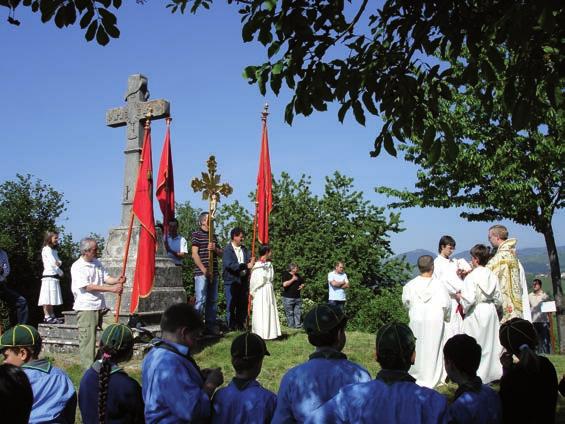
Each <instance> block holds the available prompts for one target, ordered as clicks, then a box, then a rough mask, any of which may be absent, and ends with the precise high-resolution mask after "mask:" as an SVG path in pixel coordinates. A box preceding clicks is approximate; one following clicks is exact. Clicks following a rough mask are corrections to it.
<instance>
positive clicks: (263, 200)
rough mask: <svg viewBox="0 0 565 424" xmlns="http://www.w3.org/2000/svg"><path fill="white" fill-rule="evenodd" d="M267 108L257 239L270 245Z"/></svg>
mask: <svg viewBox="0 0 565 424" xmlns="http://www.w3.org/2000/svg"><path fill="white" fill-rule="evenodd" d="M268 114H269V113H268V112H267V106H265V110H264V111H263V116H262V118H261V119H262V121H263V131H262V135H261V155H260V156H259V173H258V174H257V238H258V239H259V243H261V244H267V243H269V214H270V213H271V210H272V209H273V193H272V184H273V179H272V175H271V159H270V157H269V137H268V134H267V115H268Z"/></svg>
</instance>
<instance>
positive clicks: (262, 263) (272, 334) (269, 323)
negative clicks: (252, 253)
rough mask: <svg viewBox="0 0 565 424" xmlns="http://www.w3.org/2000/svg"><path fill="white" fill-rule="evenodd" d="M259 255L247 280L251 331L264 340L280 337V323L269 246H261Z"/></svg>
mask: <svg viewBox="0 0 565 424" xmlns="http://www.w3.org/2000/svg"><path fill="white" fill-rule="evenodd" d="M259 255H260V258H259V260H258V261H257V262H255V265H253V269H252V270H251V279H250V281H249V292H250V294H251V296H252V297H253V304H252V305H253V315H252V319H251V331H252V332H253V333H255V334H258V335H259V336H261V337H262V338H263V339H265V340H273V339H276V338H277V337H280V335H281V324H280V321H279V313H278V311H277V300H276V297H275V289H274V287H273V279H274V277H275V271H274V269H273V264H272V262H271V261H270V258H271V248H270V247H269V246H268V245H264V246H261V248H260V249H259Z"/></svg>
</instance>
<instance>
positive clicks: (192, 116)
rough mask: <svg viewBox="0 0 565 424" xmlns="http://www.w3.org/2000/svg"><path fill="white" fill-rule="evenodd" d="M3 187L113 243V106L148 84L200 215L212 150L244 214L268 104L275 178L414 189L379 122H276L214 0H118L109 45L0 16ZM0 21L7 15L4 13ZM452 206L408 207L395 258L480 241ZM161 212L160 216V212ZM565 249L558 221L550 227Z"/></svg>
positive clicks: (478, 226)
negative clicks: (49, 201)
mask: <svg viewBox="0 0 565 424" xmlns="http://www.w3.org/2000/svg"><path fill="white" fill-rule="evenodd" d="M0 13H2V16H0V21H1V22H2V23H1V24H0V40H1V43H0V54H1V58H2V59H1V62H0V88H1V92H2V94H3V96H2V107H1V108H0V123H1V127H2V130H1V131H2V135H0V147H1V150H0V151H1V152H2V166H1V167H0V182H3V181H5V180H7V179H13V178H14V177H15V175H16V173H20V174H27V173H30V174H32V175H34V176H36V177H38V178H41V179H42V180H43V181H44V182H47V183H49V184H51V185H52V186H53V187H55V188H56V189H57V190H59V191H62V192H63V193H64V195H65V199H66V200H68V202H69V205H68V211H67V213H66V215H65V220H64V221H63V222H62V224H63V225H64V226H65V227H66V229H67V230H68V231H70V232H72V234H73V236H74V237H75V238H80V237H82V236H83V235H85V234H87V233H89V232H97V233H100V234H102V235H107V233H108V229H109V228H110V227H114V226H117V225H118V224H119V221H120V198H121V190H122V180H123V163H124V156H123V153H122V151H123V148H124V145H125V129H124V128H118V129H115V128H109V127H106V126H105V122H104V119H105V112H106V110H107V109H109V108H112V107H117V106H121V105H123V94H124V93H125V89H126V83H127V78H128V76H129V75H130V74H134V73H142V74H144V75H146V76H147V77H148V78H149V90H150V92H151V98H153V99H155V98H165V99H167V100H169V101H170V102H171V114H172V117H173V123H172V127H171V134H172V143H173V157H174V167H175V177H176V178H175V185H176V196H177V200H179V201H185V200H189V201H190V202H191V203H192V204H193V206H196V207H205V205H204V204H203V203H202V201H201V200H200V196H199V195H197V194H194V193H193V192H192V189H191V188H190V187H189V183H190V180H191V179H192V178H193V177H194V176H198V175H199V174H200V172H201V171H202V170H204V167H205V161H206V159H207V158H208V156H209V155H210V154H215V155H216V158H217V160H218V168H219V172H220V173H221V174H222V178H223V179H224V180H226V181H228V182H229V183H230V184H231V185H232V186H233V187H234V194H233V196H232V199H234V198H235V199H238V200H240V201H242V202H244V203H245V204H246V205H248V206H249V207H250V206H251V205H250V204H249V202H248V200H247V194H248V193H249V192H250V191H252V190H254V187H255V179H256V175H257V162H258V156H259V146H260V135H261V134H260V132H261V122H260V115H261V111H262V109H263V105H264V103H265V102H268V103H269V105H270V112H271V114H270V116H269V141H270V150H271V162H272V163H271V165H272V168H273V172H274V173H275V174H276V175H278V174H280V172H282V171H287V172H289V173H290V174H291V175H292V176H293V177H296V178H298V177H299V176H300V175H301V174H302V173H305V174H307V175H311V176H312V182H313V189H314V192H316V193H320V192H321V190H322V189H323V183H324V177H325V176H326V175H330V174H332V173H333V172H334V171H336V170H339V171H340V172H341V173H343V174H345V175H348V176H351V177H353V178H355V187H356V188H357V189H359V190H362V191H363V192H364V193H365V195H366V197H367V198H368V199H370V200H371V201H373V202H374V203H375V204H376V205H379V206H384V205H386V204H387V199H386V197H383V196H380V195H377V194H375V193H374V190H373V188H374V187H375V186H377V185H388V186H392V187H396V188H409V189H410V188H412V187H413V185H414V183H415V181H416V177H415V174H416V168H415V167H414V166H412V165H410V164H408V163H406V162H404V161H402V160H401V159H396V158H393V157H390V156H387V155H386V154H384V153H383V154H381V156H380V157H378V158H370V157H369V151H370V150H371V149H372V144H373V140H374V138H375V135H376V134H377V132H378V129H379V128H380V122H379V121H378V120H377V119H372V120H371V119H369V120H368V122H367V126H366V127H361V126H359V125H358V124H357V123H356V122H355V121H354V119H352V117H351V116H350V115H348V117H347V119H346V120H345V122H344V124H340V123H339V122H338V121H337V116H336V110H337V108H336V107H332V108H330V111H328V112H325V113H315V114H314V115H312V116H310V117H307V118H305V117H303V116H297V117H296V118H295V120H294V123H293V126H292V127H290V126H288V125H287V124H285V123H284V119H283V112H284V107H285V106H286V103H287V101H288V99H289V97H290V96H289V92H288V91H286V92H283V93H281V95H280V96H279V97H275V96H274V95H273V94H272V93H267V96H266V97H265V98H264V97H262V96H261V95H260V94H259V92H258V90H257V88H256V87H255V86H250V85H248V84H247V82H246V81H245V80H244V79H243V78H242V77H241V73H242V70H243V68H244V67H245V66H247V65H250V64H258V63H262V62H263V61H264V60H265V59H266V53H265V50H264V49H263V48H262V47H261V46H260V45H258V44H255V43H247V44H244V43H243V42H242V41H241V36H240V29H241V27H240V22H239V16H238V14H237V12H236V9H235V8H234V7H232V6H227V5H225V4H224V2H218V3H217V4H215V5H214V7H213V8H212V10H210V11H202V12H201V13H199V14H198V15H197V16H193V15H180V14H176V15H171V14H170V12H169V11H168V10H167V9H165V7H164V2H157V1H156V2H147V3H146V4H145V5H138V4H136V2H133V1H132V2H124V5H123V7H122V9H121V10H120V12H119V14H118V25H119V27H120V29H121V34H122V35H121V37H120V38H119V39H118V40H113V41H111V43H110V44H109V45H108V46H106V47H100V46H98V45H96V44H94V43H87V42H86V41H85V40H84V37H83V33H82V31H81V30H80V29H79V28H67V29H65V30H59V29H57V28H56V27H55V26H54V24H52V23H49V24H41V22H40V20H39V16H38V15H33V14H31V13H29V12H28V11H27V10H26V9H24V8H21V9H18V13H17V15H16V17H17V18H18V19H19V20H20V21H21V22H22V24H21V26H20V27H14V26H12V25H8V24H7V23H6V22H5V19H6V17H7V9H5V8H0ZM4 15H5V16H4ZM164 130H165V124H164V122H163V121H159V122H154V124H153V153H154V167H155V168H157V167H158V159H159V155H160V151H161V146H162V141H163V137H164ZM459 213H460V210H458V209H455V208H453V209H447V210H445V209H432V208H424V209H420V208H415V209H408V210H404V211H402V218H403V220H404V227H405V228H406V231H404V232H403V233H401V234H398V235H392V238H391V239H392V246H393V249H394V250H395V251H396V252H398V253H400V252H403V251H408V250H412V249H416V248H426V249H429V250H433V251H435V248H436V245H437V241H438V239H439V237H440V236H441V235H443V234H451V235H452V236H454V237H455V239H456V240H457V244H458V249H457V250H460V249H467V248H469V247H471V246H472V245H473V244H475V243H478V242H483V243H485V242H487V239H486V233H487V228H488V226H489V224H488V223H468V222H467V221H465V220H463V219H461V218H459ZM156 216H159V213H158V212H156ZM504 224H505V225H507V226H508V227H509V229H510V232H511V236H515V237H517V238H518V240H519V246H522V247H542V246H545V244H544V241H543V237H542V235H541V234H538V233H535V232H534V231H533V230H531V229H530V228H528V227H523V226H519V225H516V224H514V223H512V222H504ZM553 225H554V230H555V238H556V241H557V244H558V245H561V244H563V236H564V235H565V214H564V213H563V212H562V211H561V212H559V213H558V214H557V215H556V216H555V217H554V220H553Z"/></svg>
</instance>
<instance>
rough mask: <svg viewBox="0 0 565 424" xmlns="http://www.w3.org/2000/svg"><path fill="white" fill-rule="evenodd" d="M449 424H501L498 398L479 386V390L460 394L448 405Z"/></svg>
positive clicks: (490, 390)
mask: <svg viewBox="0 0 565 424" xmlns="http://www.w3.org/2000/svg"><path fill="white" fill-rule="evenodd" d="M449 422H452V423H457V424H467V423H468V424H474V423H476V424H497V423H501V422H502V405H501V403H500V397H499V396H498V393H496V392H495V391H494V390H493V389H491V388H490V387H489V386H487V385H485V384H481V386H480V389H479V390H478V391H476V390H468V391H465V392H463V393H461V394H460V395H459V396H458V397H457V398H456V399H455V400H454V401H453V403H452V404H451V405H449Z"/></svg>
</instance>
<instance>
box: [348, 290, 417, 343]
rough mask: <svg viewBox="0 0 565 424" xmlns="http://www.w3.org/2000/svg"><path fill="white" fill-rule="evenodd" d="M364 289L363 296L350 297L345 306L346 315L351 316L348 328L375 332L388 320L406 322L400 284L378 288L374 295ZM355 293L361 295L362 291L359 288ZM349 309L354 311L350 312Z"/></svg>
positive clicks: (406, 316)
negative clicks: (350, 299)
mask: <svg viewBox="0 0 565 424" xmlns="http://www.w3.org/2000/svg"><path fill="white" fill-rule="evenodd" d="M366 290H367V293H365V296H363V297H360V298H356V299H352V302H348V304H347V306H346V308H347V312H348V315H349V316H351V317H352V318H351V320H350V321H349V324H348V328H349V329H351V330H358V331H364V332H371V333H376V331H377V330H378V329H379V328H380V327H381V326H383V325H385V324H388V323H389V322H402V323H405V324H407V323H408V312H407V311H406V309H405V308H404V305H402V285H400V284H395V285H393V286H390V287H386V288H383V289H380V290H379V291H377V292H376V293H375V294H374V295H373V294H372V293H371V291H370V290H369V289H366ZM357 294H358V295H362V291H361V290H359V291H358V292H357ZM356 297H357V296H356ZM351 310H353V311H354V312H355V313H354V314H353V313H351V312H350V311H351Z"/></svg>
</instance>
